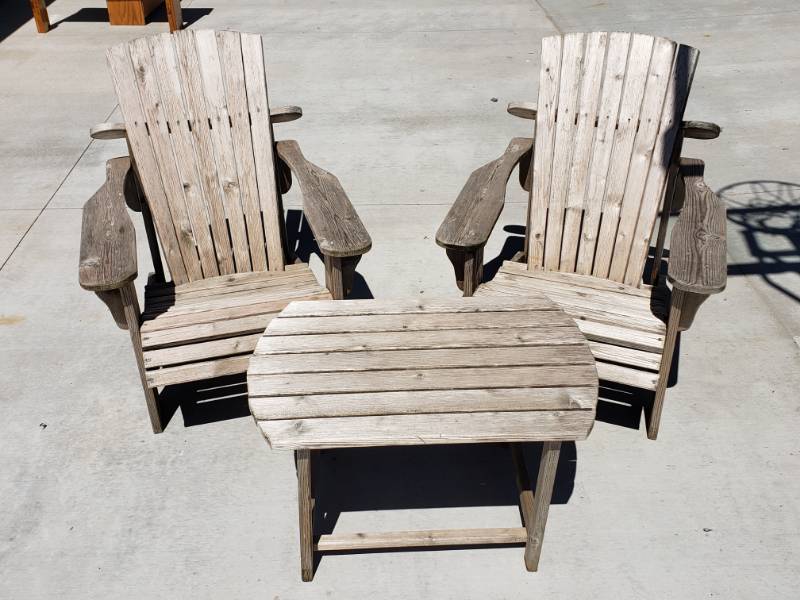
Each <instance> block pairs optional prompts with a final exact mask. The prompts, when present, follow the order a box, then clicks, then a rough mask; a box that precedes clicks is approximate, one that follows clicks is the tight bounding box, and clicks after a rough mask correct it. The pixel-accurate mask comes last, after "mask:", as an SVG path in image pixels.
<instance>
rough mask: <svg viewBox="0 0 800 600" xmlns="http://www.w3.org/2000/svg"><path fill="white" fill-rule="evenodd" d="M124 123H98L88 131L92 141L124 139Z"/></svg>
mask: <svg viewBox="0 0 800 600" xmlns="http://www.w3.org/2000/svg"><path fill="white" fill-rule="evenodd" d="M126 135H127V134H126V133H125V123H98V124H97V125H95V126H94V127H92V128H91V129H90V130H89V137H91V138H92V139H94V140H118V139H121V138H124V137H126Z"/></svg>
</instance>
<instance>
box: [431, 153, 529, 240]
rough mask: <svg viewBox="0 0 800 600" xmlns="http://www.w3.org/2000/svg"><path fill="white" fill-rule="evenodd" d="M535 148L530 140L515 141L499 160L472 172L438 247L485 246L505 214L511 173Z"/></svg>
mask: <svg viewBox="0 0 800 600" xmlns="http://www.w3.org/2000/svg"><path fill="white" fill-rule="evenodd" d="M532 145H533V140H532V139H530V138H514V139H513V140H511V143H510V144H509V145H508V148H506V151H505V152H504V153H503V155H502V156H501V157H500V158H498V159H497V160H493V161H492V162H490V163H488V164H486V165H484V166H482V167H481V168H479V169H477V170H475V171H473V173H472V174H471V175H470V176H469V179H468V180H467V183H466V184H465V185H464V187H463V188H462V189H461V192H460V193H459V195H458V198H456V201H455V203H454V204H453V206H452V207H451V208H450V211H449V212H448V213H447V216H446V217H445V219H444V221H443V222H442V224H441V225H440V226H439V230H438V231H437V232H436V243H437V244H439V245H440V246H442V247H444V248H452V249H475V248H478V247H481V246H483V245H484V244H485V243H486V241H487V240H488V239H489V235H490V234H491V232H492V229H494V226H495V224H496V223H497V219H498V217H499V216H500V212H501V211H502V210H503V205H504V204H505V197H506V185H507V183H508V178H509V177H510V176H511V171H513V170H514V167H516V166H517V164H518V163H519V162H521V161H523V160H525V159H526V158H525V157H526V155H527V154H528V153H529V152H530V151H531V147H532ZM528 160H530V158H528Z"/></svg>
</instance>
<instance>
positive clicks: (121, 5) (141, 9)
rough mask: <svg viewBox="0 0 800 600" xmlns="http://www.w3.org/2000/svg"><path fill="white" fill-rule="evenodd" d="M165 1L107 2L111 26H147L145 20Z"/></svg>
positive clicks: (116, 0) (128, 0)
mask: <svg viewBox="0 0 800 600" xmlns="http://www.w3.org/2000/svg"><path fill="white" fill-rule="evenodd" d="M162 1H163V0H106V7H107V8H108V22H109V23H110V24H111V25H146V24H147V21H146V20H145V19H146V17H147V15H149V14H150V13H151V12H153V10H155V8H156V7H157V6H158V5H159V4H161V2H162Z"/></svg>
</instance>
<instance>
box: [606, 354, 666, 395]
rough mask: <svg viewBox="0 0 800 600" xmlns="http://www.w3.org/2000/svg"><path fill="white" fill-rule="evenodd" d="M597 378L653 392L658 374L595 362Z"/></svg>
mask: <svg viewBox="0 0 800 600" xmlns="http://www.w3.org/2000/svg"><path fill="white" fill-rule="evenodd" d="M597 376H598V377H599V378H600V379H601V380H604V381H614V382H616V383H622V384H625V385H629V386H632V387H637V388H641V389H644V390H655V389H656V383H657V381H658V373H653V372H651V371H642V370H640V369H634V368H631V367H625V366H621V365H614V364H611V363H607V362H602V361H598V362H597Z"/></svg>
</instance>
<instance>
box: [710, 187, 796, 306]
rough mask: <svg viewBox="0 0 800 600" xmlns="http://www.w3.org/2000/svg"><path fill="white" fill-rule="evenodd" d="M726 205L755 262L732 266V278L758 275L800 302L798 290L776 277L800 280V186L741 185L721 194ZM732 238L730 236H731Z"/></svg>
mask: <svg viewBox="0 0 800 600" xmlns="http://www.w3.org/2000/svg"><path fill="white" fill-rule="evenodd" d="M717 195H718V196H719V197H720V198H722V199H723V200H724V201H725V204H726V205H727V210H728V221H729V222H730V223H733V224H735V225H737V226H738V227H739V229H738V233H739V234H740V235H741V236H742V237H743V238H744V241H745V245H746V247H747V250H748V251H749V253H750V256H752V258H753V261H752V262H741V263H735V264H731V265H728V275H730V276H734V277H736V276H742V275H757V276H759V277H761V278H762V279H763V280H764V282H765V283H766V284H767V285H769V286H770V287H772V288H773V289H775V290H777V291H778V292H780V293H781V294H783V295H784V296H786V297H787V298H789V299H790V300H793V301H794V302H800V281H798V282H797V283H798V285H797V288H796V289H790V288H788V287H787V286H786V284H785V282H779V281H777V280H776V279H775V278H774V276H775V275H780V274H784V273H794V274H795V275H798V276H800V184H798V183H790V182H788V181H772V180H753V181H741V182H738V183H734V184H731V185H728V186H725V187H723V188H721V189H719V190H718V191H717ZM728 237H730V234H729V236H728Z"/></svg>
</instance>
